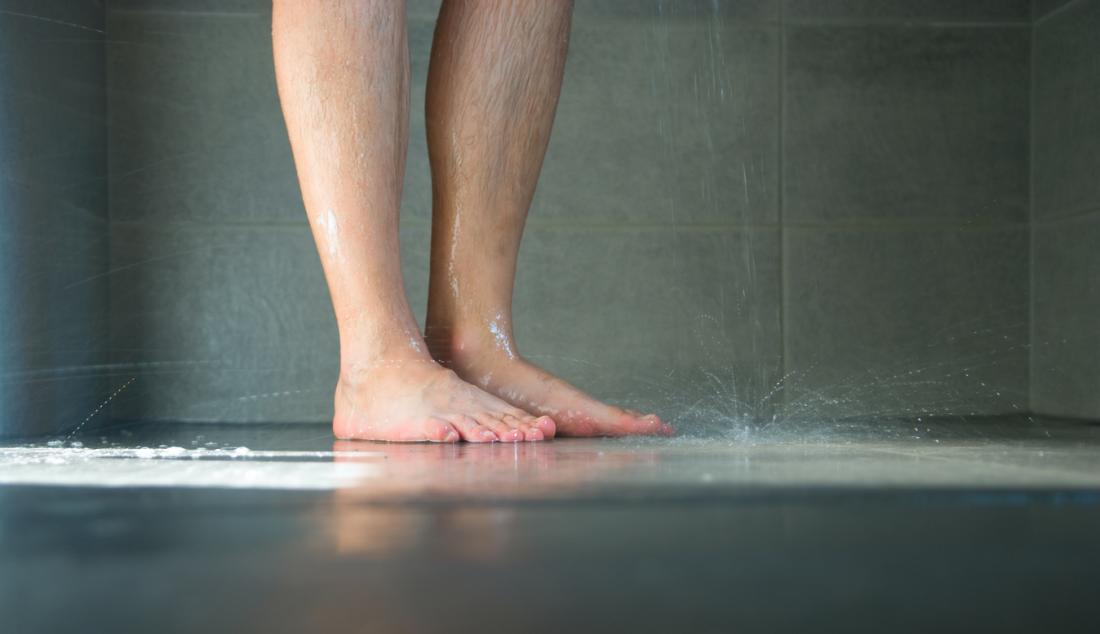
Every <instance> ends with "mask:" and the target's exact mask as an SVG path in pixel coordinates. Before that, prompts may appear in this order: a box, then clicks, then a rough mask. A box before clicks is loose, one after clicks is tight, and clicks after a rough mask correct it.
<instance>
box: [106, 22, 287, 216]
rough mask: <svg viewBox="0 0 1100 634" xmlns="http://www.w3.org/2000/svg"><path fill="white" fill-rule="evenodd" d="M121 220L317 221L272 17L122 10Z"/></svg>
mask: <svg viewBox="0 0 1100 634" xmlns="http://www.w3.org/2000/svg"><path fill="white" fill-rule="evenodd" d="M108 32H109V33H110V38H109V45H108V63H109V68H110V72H109V75H108V77H109V87H108V99H109V111H110V121H111V127H110V132H111V138H110V143H109V151H110V154H109V160H110V170H111V189H110V196H111V216H112V218H113V219H115V220H122V221H133V220H144V219H164V220H172V221H181V220H190V221H227V220H228V221H238V222H239V221H257V220H264V221H268V220H297V221H301V222H302V223H303V224H304V223H305V215H304V212H303V211H302V207H301V199H300V195H299V190H298V184H297V180H296V178H295V173H294V166H293V162H292V159H291V156H290V144H289V142H288V140H287V136H286V129H285V127H284V125H283V120H282V115H281V113H280V110H279V103H278V97H277V95H276V91H275V76H274V68H273V64H272V58H271V18H270V13H269V12H268V13H266V14H265V13H259V12H254V13H244V14H231V15H226V14H211V13H164V12H128V11H111V12H110V13H109V16H108Z"/></svg>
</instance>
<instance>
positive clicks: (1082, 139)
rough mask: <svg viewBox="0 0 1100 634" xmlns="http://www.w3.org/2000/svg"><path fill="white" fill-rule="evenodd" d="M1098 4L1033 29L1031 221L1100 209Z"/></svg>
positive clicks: (1086, 3)
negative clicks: (1033, 83) (1033, 102)
mask: <svg viewBox="0 0 1100 634" xmlns="http://www.w3.org/2000/svg"><path fill="white" fill-rule="evenodd" d="M1098 33H1100V2H1098V1H1096V0H1083V1H1081V2H1077V3H1075V4H1074V5H1073V6H1072V7H1068V8H1067V9H1066V10H1065V11H1063V12H1061V13H1059V14H1058V15H1056V16H1053V17H1052V18H1051V19H1049V20H1046V21H1044V22H1042V23H1041V24H1039V25H1038V27H1037V28H1036V29H1035V137H1034V138H1035V152H1034V160H1035V217H1036V218H1037V219H1048V218H1054V217H1064V216H1067V215H1072V214H1077V213H1082V212H1084V211H1089V210H1095V209H1100V179H1098V178H1097V174H1098V171H1100V143H1098V142H1097V140H1098V139H1100V37H1097V34H1098Z"/></svg>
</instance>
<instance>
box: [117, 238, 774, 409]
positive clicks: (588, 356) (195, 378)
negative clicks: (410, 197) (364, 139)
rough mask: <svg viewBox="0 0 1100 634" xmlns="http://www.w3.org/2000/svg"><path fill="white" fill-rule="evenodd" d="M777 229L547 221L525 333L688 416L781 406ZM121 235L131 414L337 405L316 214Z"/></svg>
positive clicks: (519, 305) (416, 278) (124, 405)
mask: <svg viewBox="0 0 1100 634" xmlns="http://www.w3.org/2000/svg"><path fill="white" fill-rule="evenodd" d="M402 242H403V244H402V247H403V254H404V255H403V259H404V262H403V264H404V269H405V273H406V286H407V289H408V292H409V294H410V298H411V300H412V304H413V306H414V310H415V311H416V313H417V316H418V319H420V320H421V323H422V320H423V307H424V298H425V293H426V287H427V243H428V227H427V226H426V225H424V224H422V223H405V226H404V227H403V231H402ZM777 247H778V245H777V241H776V235H775V231H774V230H732V229H731V230H719V231H710V230H699V231H684V232H678V233H675V234H671V235H670V234H668V233H667V232H665V231H663V230H645V229H641V230H633V229H623V230H606V231H598V232H593V231H585V230H575V229H558V228H540V227H532V228H531V229H529V231H528V234H527V236H526V238H525V245H524V248H523V250H522V254H521V262H520V274H519V279H518V282H517V293H516V331H517V338H518V340H519V345H520V350H521V351H522V352H524V354H526V355H528V356H529V357H530V358H531V359H532V360H534V361H536V362H538V363H541V364H543V365H544V366H545V367H547V368H548V369H550V370H551V371H555V372H559V373H560V374H561V375H562V376H564V377H566V378H567V379H569V380H573V381H575V382H577V383H578V384H579V385H581V386H583V387H584V388H585V389H588V390H590V391H591V392H593V393H594V394H596V395H598V396H601V397H604V398H608V399H612V400H615V401H617V402H620V403H623V404H627V405H636V406H640V407H653V406H660V407H662V408H663V409H662V413H663V414H664V415H666V416H668V417H670V418H674V419H677V420H679V421H680V422H681V423H682V424H684V425H686V426H687V427H688V428H690V429H698V428H699V427H700V426H701V425H702V424H703V423H704V421H705V422H709V423H710V424H720V423H728V422H729V421H731V420H733V419H737V420H741V418H742V417H763V416H767V415H768V412H770V411H771V404H772V399H773V398H774V397H771V396H769V392H770V390H771V388H772V386H773V385H774V384H775V383H776V382H777V381H778V373H779V349H778V323H779V322H778V279H777V277H778V274H777V267H776V265H775V263H776V257H775V255H776V250H777ZM112 249H113V251H114V253H115V262H116V264H115V266H116V269H117V270H118V272H117V273H116V274H115V275H113V276H112V282H113V287H112V288H113V290H112V322H111V323H112V333H113V336H112V348H113V349H114V350H115V351H116V362H117V363H119V364H120V365H121V366H122V367H121V368H120V370H119V372H121V373H124V374H125V375H127V376H133V377H136V380H135V381H134V383H133V384H132V386H131V387H130V388H128V389H127V390H126V393H125V394H124V395H122V396H120V397H119V398H118V399H117V400H116V402H115V404H114V415H115V416H116V417H117V418H127V419H128V418H150V419H163V420H228V421H259V420H271V421H301V420H324V419H325V418H326V417H329V416H331V396H332V395H331V391H332V388H333V386H334V382H335V379H336V371H337V367H338V366H337V363H338V348H337V338H336V331H335V322H334V320H333V318H332V312H331V308H330V302H329V297H328V294H327V291H326V288H325V285H324V280H323V277H322V274H321V271H320V265H319V262H318V260H317V256H316V253H315V252H314V249H313V245H312V242H311V241H310V238H309V235H308V233H307V231H306V230H305V229H304V228H301V229H299V228H296V227H287V228H247V227H242V228H217V227H196V226H189V227H181V226H175V227H173V226H163V227H157V226H152V225H138V224H134V225H120V226H119V227H118V233H117V234H116V238H115V241H114V243H113V244H112ZM579 280H583V281H584V282H583V283H580V282H579ZM717 416H724V417H725V418H719V417H717Z"/></svg>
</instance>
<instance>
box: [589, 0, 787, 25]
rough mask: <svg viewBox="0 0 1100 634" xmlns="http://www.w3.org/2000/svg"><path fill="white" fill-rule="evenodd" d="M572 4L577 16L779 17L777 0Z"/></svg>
mask: <svg viewBox="0 0 1100 634" xmlns="http://www.w3.org/2000/svg"><path fill="white" fill-rule="evenodd" d="M573 7H574V9H573V12H574V15H575V16H576V17H577V18H578V19H588V18H613V19H623V18H627V19H630V18H643V19H647V20H652V19H661V20H669V19H671V20H677V19H689V20H696V19H703V20H738V21H752V22H770V21H774V20H776V19H777V18H778V9H779V0H576V2H575V3H574V5H573Z"/></svg>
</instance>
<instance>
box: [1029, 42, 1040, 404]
mask: <svg viewBox="0 0 1100 634" xmlns="http://www.w3.org/2000/svg"><path fill="white" fill-rule="evenodd" d="M1038 32H1039V26H1038V21H1037V20H1036V21H1034V22H1033V24H1032V27H1031V39H1030V42H1029V46H1030V49H1031V50H1030V51H1028V84H1029V86H1028V110H1029V112H1028V167H1027V169H1028V232H1027V234H1028V239H1027V308H1028V313H1027V324H1028V329H1027V344H1028V345H1027V411H1028V412H1029V413H1031V412H1034V411H1035V266H1036V262H1035V240H1036V231H1035V102H1036V82H1035V77H1036V70H1035V67H1036V63H1035V48H1036V46H1035V45H1036V42H1037V41H1038V37H1037V35H1038Z"/></svg>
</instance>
